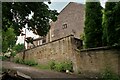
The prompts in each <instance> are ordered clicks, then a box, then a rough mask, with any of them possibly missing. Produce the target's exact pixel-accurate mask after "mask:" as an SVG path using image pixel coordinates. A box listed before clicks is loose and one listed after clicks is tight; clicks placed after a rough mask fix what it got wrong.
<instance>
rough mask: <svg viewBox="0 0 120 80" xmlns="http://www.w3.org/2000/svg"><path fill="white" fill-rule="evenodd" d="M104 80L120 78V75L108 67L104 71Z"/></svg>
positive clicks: (117, 79)
mask: <svg viewBox="0 0 120 80" xmlns="http://www.w3.org/2000/svg"><path fill="white" fill-rule="evenodd" d="M102 80H120V77H119V76H118V75H116V74H115V73H113V72H112V71H111V70H108V69H106V70H105V71H104V72H103V73H102Z"/></svg>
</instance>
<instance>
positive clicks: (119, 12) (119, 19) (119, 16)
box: [114, 1, 120, 45]
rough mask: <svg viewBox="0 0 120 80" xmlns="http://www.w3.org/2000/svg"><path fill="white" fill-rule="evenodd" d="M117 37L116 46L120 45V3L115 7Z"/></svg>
mask: <svg viewBox="0 0 120 80" xmlns="http://www.w3.org/2000/svg"><path fill="white" fill-rule="evenodd" d="M114 13H115V31H116V33H115V37H116V42H115V43H116V44H118V45H120V1H119V2H118V3H117V4H116V6H115V12H114Z"/></svg>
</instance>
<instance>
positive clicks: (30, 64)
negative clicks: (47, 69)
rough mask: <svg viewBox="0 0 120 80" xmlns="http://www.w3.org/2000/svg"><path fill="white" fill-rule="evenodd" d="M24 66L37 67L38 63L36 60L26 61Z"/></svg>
mask: <svg viewBox="0 0 120 80" xmlns="http://www.w3.org/2000/svg"><path fill="white" fill-rule="evenodd" d="M24 64H26V65H29V66H35V65H38V63H37V62H35V61H34V60H25V61H24Z"/></svg>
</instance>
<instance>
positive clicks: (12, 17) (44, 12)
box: [2, 2, 58, 52]
mask: <svg viewBox="0 0 120 80" xmlns="http://www.w3.org/2000/svg"><path fill="white" fill-rule="evenodd" d="M31 13H33V15H32V18H29V15H30V14H31ZM57 15H58V13H57V11H56V10H50V9H49V7H48V5H47V4H45V3H44V2H3V3H2V30H3V31H2V34H3V40H2V41H3V52H5V51H6V50H7V49H8V48H9V47H10V46H13V45H12V44H13V43H14V42H15V41H16V39H15V38H13V36H14V37H16V36H19V35H20V34H21V33H22V29H23V28H25V25H26V24H27V25H28V30H32V31H33V33H35V34H37V35H40V36H45V35H46V34H47V32H48V31H49V29H50V24H49V22H50V21H51V20H52V21H55V20H56V19H57ZM10 27H11V28H12V29H13V30H12V31H13V32H11V30H9V28H10ZM11 28H10V29H11ZM7 31H8V32H9V31H10V32H11V33H10V34H12V35H11V36H12V37H9V35H8V33H6V32H7ZM13 33H15V35H13ZM8 37H9V38H8ZM9 39H10V41H9ZM11 40H12V41H13V42H11Z"/></svg>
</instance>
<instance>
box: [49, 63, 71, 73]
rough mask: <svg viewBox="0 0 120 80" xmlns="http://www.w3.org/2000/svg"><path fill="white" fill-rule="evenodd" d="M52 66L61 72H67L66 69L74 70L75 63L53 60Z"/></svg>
mask: <svg viewBox="0 0 120 80" xmlns="http://www.w3.org/2000/svg"><path fill="white" fill-rule="evenodd" d="M50 68H51V69H52V70H56V71H59V72H66V70H69V71H73V65H72V62H69V61H66V62H59V63H58V62H54V61H52V62H51V63H50Z"/></svg>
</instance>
